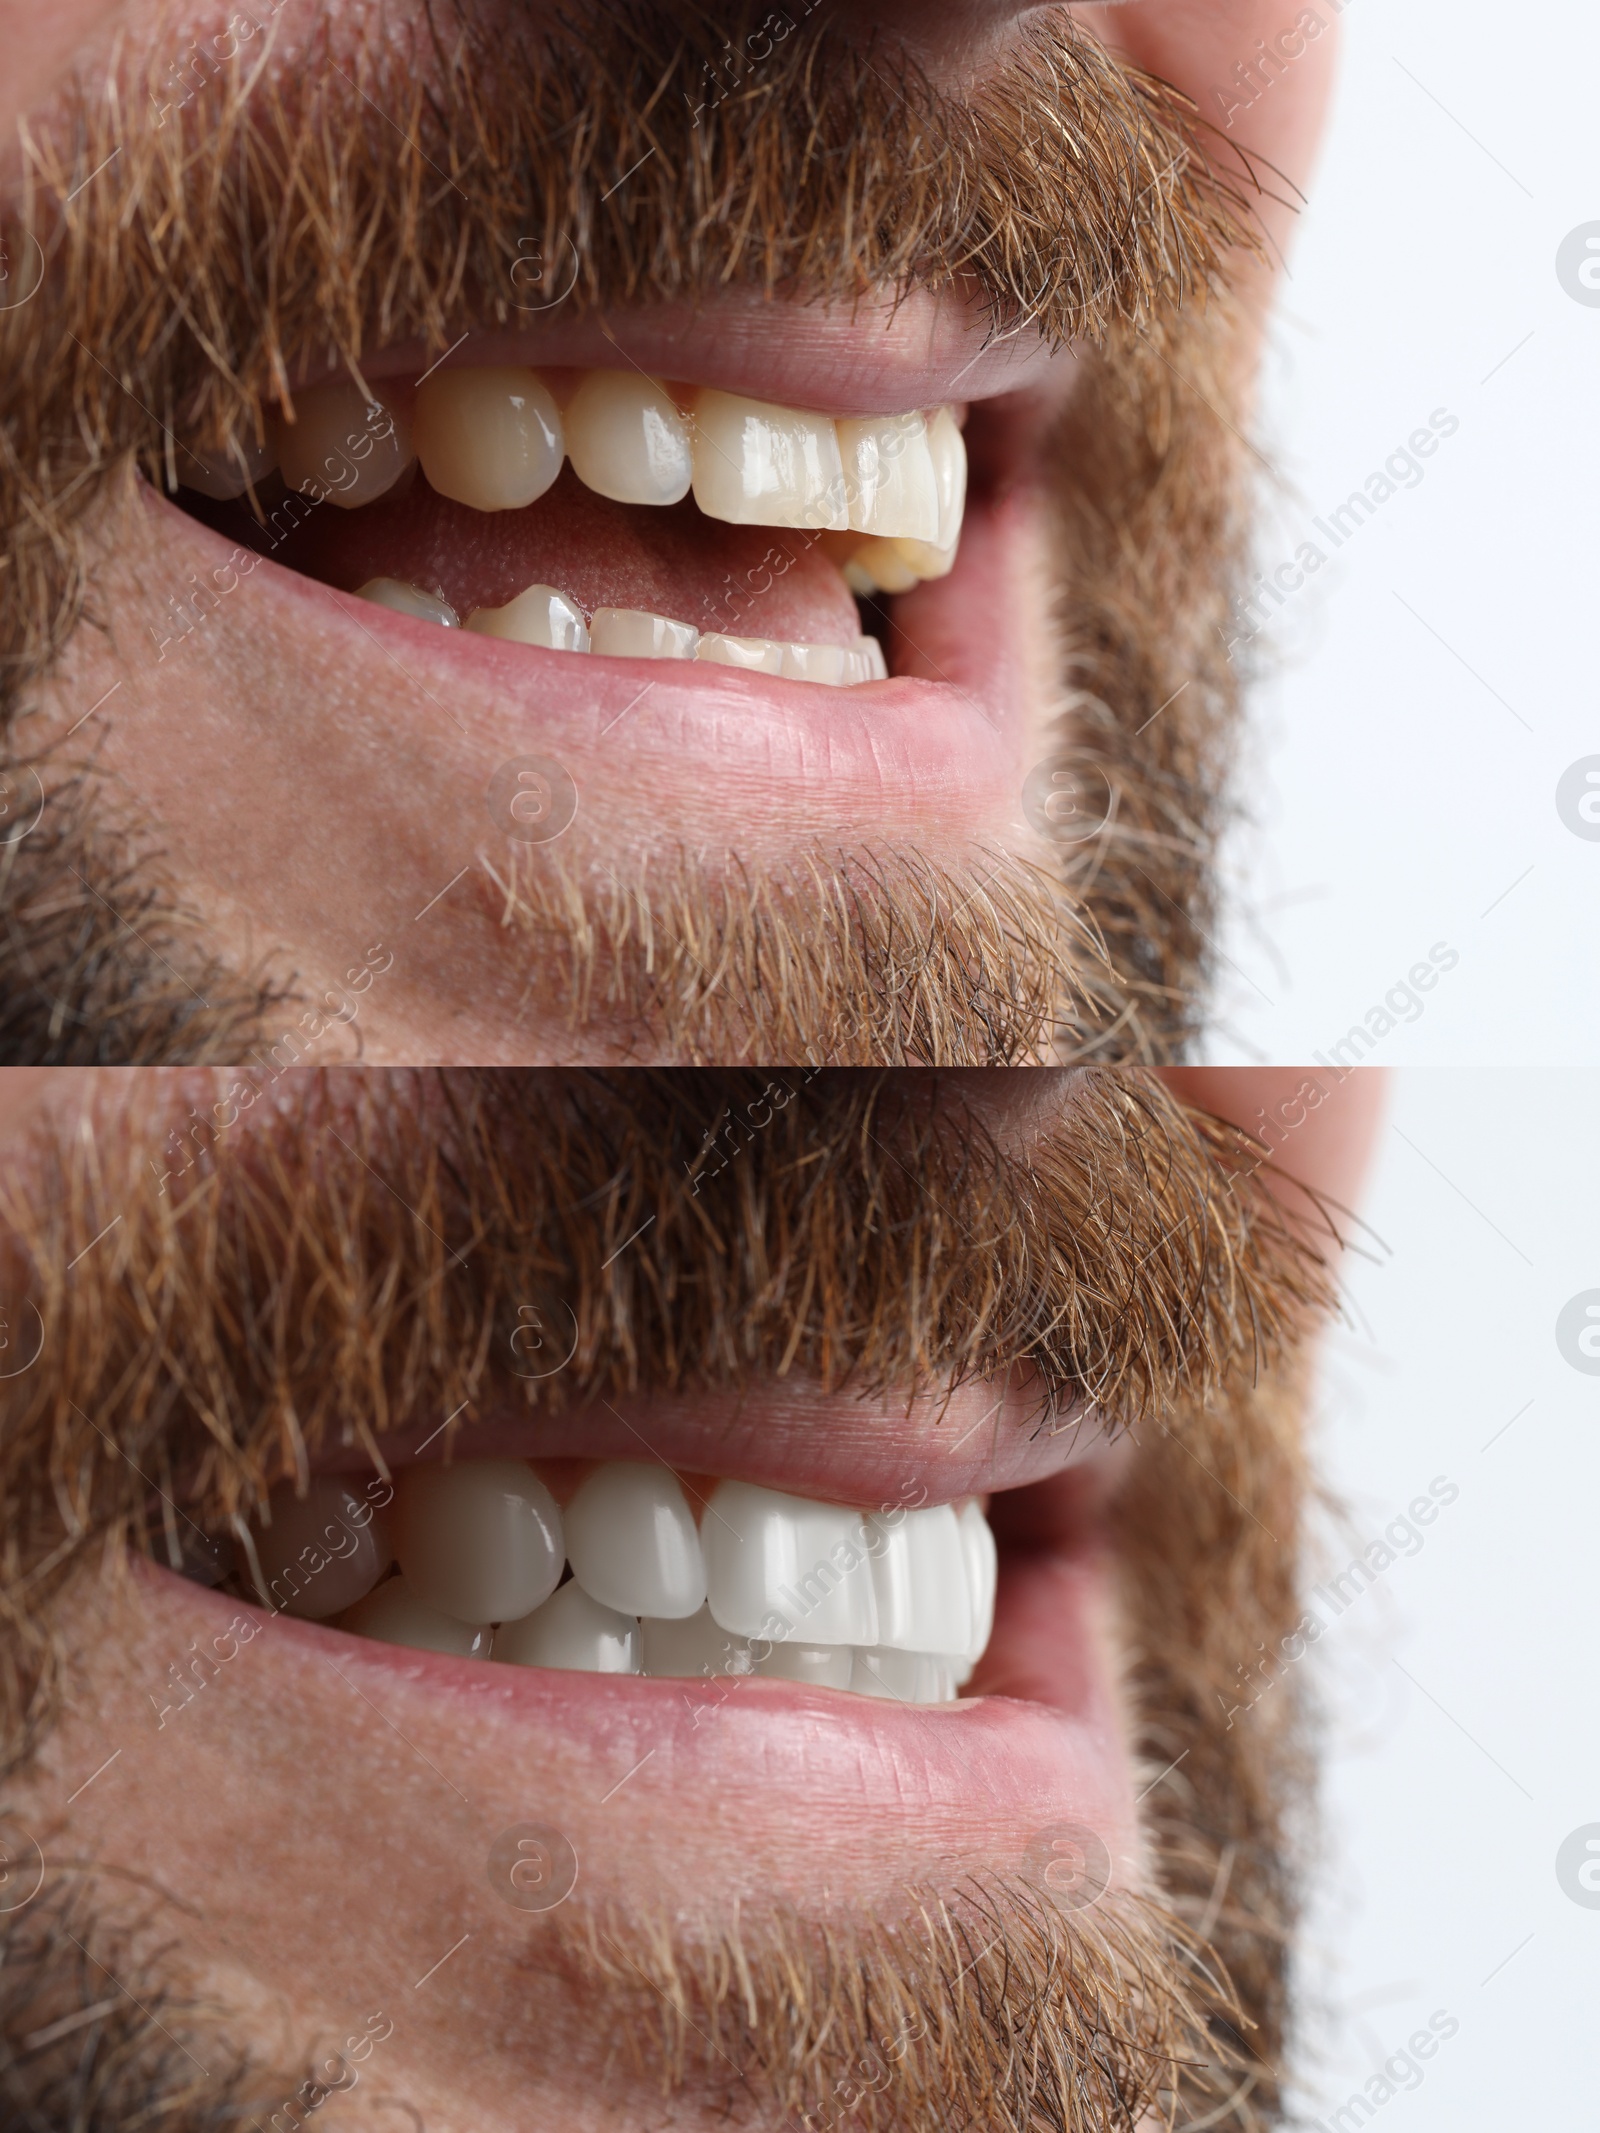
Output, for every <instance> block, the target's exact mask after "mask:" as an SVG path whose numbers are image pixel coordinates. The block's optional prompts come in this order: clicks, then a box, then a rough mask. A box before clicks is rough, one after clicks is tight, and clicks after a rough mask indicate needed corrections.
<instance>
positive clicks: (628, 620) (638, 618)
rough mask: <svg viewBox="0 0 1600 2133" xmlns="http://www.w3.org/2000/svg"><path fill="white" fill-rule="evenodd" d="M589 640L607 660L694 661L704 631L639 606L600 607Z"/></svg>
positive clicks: (596, 612)
mask: <svg viewBox="0 0 1600 2133" xmlns="http://www.w3.org/2000/svg"><path fill="white" fill-rule="evenodd" d="M589 639H590V643H591V644H592V646H593V648H594V650H595V651H597V652H599V653H600V654H601V655H602V656H603V657H605V658H607V659H693V657H694V656H695V649H696V647H697V646H698V644H699V642H700V632H699V631H698V630H697V629H693V628H691V627H690V625H689V624H688V623H687V622H674V621H673V620H672V619H671V617H670V616H668V615H652V614H649V613H647V612H646V611H645V610H644V609H643V608H639V607H597V608H596V609H595V611H594V615H593V617H592V619H591V621H590V623H589Z"/></svg>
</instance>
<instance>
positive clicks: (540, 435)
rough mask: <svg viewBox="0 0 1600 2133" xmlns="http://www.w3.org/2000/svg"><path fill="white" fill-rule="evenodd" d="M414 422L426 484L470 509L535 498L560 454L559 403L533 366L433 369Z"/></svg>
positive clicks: (506, 507) (515, 507) (513, 506)
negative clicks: (525, 367)
mask: <svg viewBox="0 0 1600 2133" xmlns="http://www.w3.org/2000/svg"><path fill="white" fill-rule="evenodd" d="M413 430H414V433H415V436H416V445H417V457H418V458H419V459H420V460H421V461H422V471H423V473H424V474H426V475H427V477H428V485H429V487H430V488H433V489H436V490H437V491H438V492H439V494H440V495H441V496H448V497H450V498H451V499H452V500H453V501H454V502H456V503H458V504H470V505H471V507H472V508H473V510H475V511H519V510H521V509H522V508H523V506H524V505H527V504H531V503H534V502H536V501H537V499H538V498H539V497H541V496H543V494H544V492H545V491H546V489H548V488H549V487H550V485H551V483H552V482H553V481H554V480H555V478H556V476H557V475H558V474H559V473H560V472H561V462H562V460H563V459H564V458H565V457H566V449H567V447H566V440H565V438H564V436H563V433H562V427H561V414H560V410H559V409H558V408H557V406H556V403H555V401H554V400H553V399H552V398H551V397H550V392H549V389H548V387H547V386H545V384H544V383H543V382H542V381H541V380H540V379H539V378H538V377H536V376H535V374H534V373H533V372H532V371H531V370H513V369H498V368H492V367H486V368H484V369H481V370H437V371H435V372H434V374H433V376H432V377H431V378H426V379H424V381H423V383H422V384H421V385H420V386H419V387H418V389H417V411H416V415H415V418H414V421H413Z"/></svg>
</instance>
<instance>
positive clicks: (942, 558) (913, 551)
mask: <svg viewBox="0 0 1600 2133" xmlns="http://www.w3.org/2000/svg"><path fill="white" fill-rule="evenodd" d="M889 546H890V548H891V549H893V551H894V553H895V556H896V557H897V558H898V560H899V565H900V568H901V569H902V570H905V571H909V572H910V573H911V583H912V584H913V585H921V584H923V583H924V582H925V581H926V580H927V579H929V578H947V577H949V575H950V573H951V571H952V570H954V569H955V567H956V548H955V543H954V542H952V543H951V544H950V546H949V547H948V548H934V547H931V546H930V545H929V543H928V542H927V541H891V542H890V543H889ZM888 567H891V566H889V565H888V564H887V563H886V562H885V563H883V564H880V563H879V562H878V561H876V560H875V561H874V563H873V565H872V568H873V569H874V570H877V571H879V572H880V575H881V573H882V570H883V569H884V568H888ZM909 590H910V587H909V586H905V585H886V586H885V587H884V591H885V592H908V591H909Z"/></svg>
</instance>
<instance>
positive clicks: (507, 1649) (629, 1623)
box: [494, 1579, 639, 1674]
mask: <svg viewBox="0 0 1600 2133" xmlns="http://www.w3.org/2000/svg"><path fill="white" fill-rule="evenodd" d="M494 1656H495V1657H496V1659H502V1660H505V1661H507V1662H509V1664H510V1665H512V1666H559V1667H566V1668H568V1669H569V1670H570V1671H572V1672H574V1673H579V1674H637V1673H638V1671H639V1625H638V1623H637V1622H636V1621H635V1620H634V1618H633V1616H632V1615H630V1614H618V1613H617V1611H616V1610H615V1608H611V1607H602V1606H601V1604H600V1602H599V1601H598V1600H595V1599H591V1598H590V1596H589V1594H588V1593H586V1592H585V1591H584V1589H583V1587H582V1586H581V1585H580V1584H578V1583H577V1581H576V1579H573V1580H571V1581H569V1582H568V1583H567V1584H565V1585H563V1586H562V1588H561V1590H560V1591H559V1592H556V1593H552V1594H551V1596H550V1598H549V1599H548V1600H546V1601H545V1603H544V1605H543V1606H542V1607H536V1608H535V1609H534V1611H533V1613H532V1614H531V1615H524V1616H523V1618H522V1620H521V1621H520V1622H502V1623H501V1625H500V1627H499V1628H498V1629H497V1630H496V1631H495V1633H494Z"/></svg>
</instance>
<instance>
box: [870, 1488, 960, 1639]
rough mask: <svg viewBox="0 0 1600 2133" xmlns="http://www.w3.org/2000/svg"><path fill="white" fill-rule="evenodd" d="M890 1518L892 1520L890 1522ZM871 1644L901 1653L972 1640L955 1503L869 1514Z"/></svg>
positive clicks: (958, 1521)
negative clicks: (874, 1623)
mask: <svg viewBox="0 0 1600 2133" xmlns="http://www.w3.org/2000/svg"><path fill="white" fill-rule="evenodd" d="M891 1519H892V1521H893V1522H891ZM872 1526H873V1528H874V1532H873V1536H872V1546H873V1554H872V1583H873V1589H874V1591H875V1592H876V1593H877V1597H878V1634H877V1636H876V1637H875V1638H874V1639H873V1642H874V1643H875V1644H880V1645H889V1646H892V1647H893V1648H894V1649H895V1650H896V1651H902V1652H964V1651H966V1649H967V1647H968V1645H969V1644H970V1643H971V1641H972V1616H973V1605H972V1594H971V1591H970V1587H969V1579H968V1573H967V1547H966V1541H965V1539H964V1537H963V1534H962V1530H961V1522H960V1520H959V1519H958V1518H957V1516H956V1513H955V1510H954V1508H953V1506H951V1505H950V1504H947V1503H942V1504H935V1505H933V1506H931V1507H930V1508H929V1509H927V1510H925V1511H907V1512H906V1513H905V1514H904V1516H903V1517H894V1516H893V1514H891V1516H890V1517H884V1516H883V1515H881V1514H880V1515H878V1516H876V1517H874V1518H873V1520H872Z"/></svg>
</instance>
